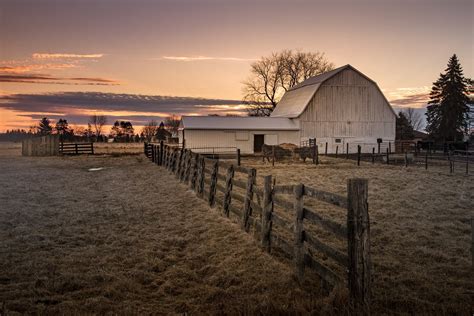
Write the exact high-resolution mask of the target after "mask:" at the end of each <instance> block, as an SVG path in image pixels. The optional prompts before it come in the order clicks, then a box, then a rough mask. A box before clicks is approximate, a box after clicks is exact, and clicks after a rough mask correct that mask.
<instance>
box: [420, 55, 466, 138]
mask: <svg viewBox="0 0 474 316" xmlns="http://www.w3.org/2000/svg"><path fill="white" fill-rule="evenodd" d="M469 82H470V79H467V78H464V76H463V70H462V67H461V65H460V63H459V60H458V57H457V56H456V54H454V55H453V56H452V57H451V58H450V59H449V62H448V67H447V68H446V70H445V73H444V74H440V77H439V79H438V80H437V81H436V82H434V83H433V87H432V88H431V93H430V101H429V102H428V104H429V105H428V108H427V112H426V120H427V122H428V124H427V126H426V131H427V132H428V133H429V134H430V135H431V136H432V137H433V138H434V139H436V140H442V141H455V140H459V139H461V138H462V136H463V134H464V133H465V132H466V128H467V120H468V112H469V108H468V106H467V103H468V101H469V99H468V89H467V86H468V83H469Z"/></svg>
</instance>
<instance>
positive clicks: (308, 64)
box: [243, 50, 334, 116]
mask: <svg viewBox="0 0 474 316" xmlns="http://www.w3.org/2000/svg"><path fill="white" fill-rule="evenodd" d="M332 69H334V65H333V64H332V63H330V62H329V61H328V60H327V59H326V57H325V56H324V53H320V52H315V53H312V52H301V51H293V50H284V51H282V52H279V53H272V54H271V55H270V56H268V57H262V58H261V59H260V60H258V61H256V62H254V63H253V64H252V65H251V69H250V76H249V78H248V79H247V80H246V81H244V82H243V84H244V88H243V93H244V98H243V101H244V103H245V104H247V105H248V106H249V115H251V116H268V115H270V113H271V112H272V111H273V109H274V108H275V106H276V105H277V103H278V101H280V98H281V97H282V96H283V94H284V93H285V92H286V91H288V90H289V89H290V88H291V87H293V86H295V85H297V84H298V83H300V82H302V81H304V80H306V79H308V78H310V77H313V76H316V75H318V74H321V73H323V72H326V71H329V70H332Z"/></svg>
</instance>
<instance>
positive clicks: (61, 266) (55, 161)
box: [0, 144, 474, 315]
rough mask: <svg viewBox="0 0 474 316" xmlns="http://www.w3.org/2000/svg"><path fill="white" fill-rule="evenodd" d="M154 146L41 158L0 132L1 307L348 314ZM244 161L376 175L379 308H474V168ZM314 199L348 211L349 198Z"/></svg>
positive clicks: (333, 180) (288, 178) (337, 187)
mask: <svg viewBox="0 0 474 316" xmlns="http://www.w3.org/2000/svg"><path fill="white" fill-rule="evenodd" d="M101 146H103V147H102V148H101ZM142 146H143V144H132V146H130V145H128V144H127V145H125V144H99V145H98V146H97V147H96V148H97V150H96V152H100V153H103V154H105V155H95V156H82V157H45V158H33V157H21V156H20V147H19V146H18V145H17V144H15V145H12V144H0V172H1V174H2V180H3V181H2V187H1V189H0V240H1V241H2V242H1V243H0V311H1V306H2V303H4V309H5V311H6V312H7V313H8V315H10V314H16V313H17V314H24V313H38V314H73V313H74V314H77V313H80V314H85V313H98V314H105V313H111V314H150V313H153V314H179V313H185V312H187V313H190V314H242V313H245V314H283V313H290V314H295V313H299V314H311V313H312V314H333V315H339V314H347V313H348V312H347V308H346V306H345V305H344V302H346V299H347V297H346V292H345V291H344V290H339V289H337V290H335V291H333V292H332V293H331V294H330V295H329V296H326V295H325V294H323V293H321V290H320V289H319V283H318V282H317V278H316V277H314V276H312V275H309V276H308V278H307V280H306V281H305V283H304V284H303V285H298V284H297V282H296V281H295V279H294V277H293V272H292V267H291V264H290V263H289V262H287V261H285V259H283V258H275V257H273V256H270V255H268V254H266V253H264V252H263V251H261V250H260V249H259V247H258V245H257V243H256V242H255V241H254V239H253V238H252V236H251V235H248V234H245V233H243V232H242V230H241V229H240V227H239V225H238V224H235V223H233V222H232V221H230V220H228V219H226V218H224V217H222V216H220V215H218V211H217V210H215V209H209V208H208V206H207V205H206V203H205V202H204V201H203V200H200V199H198V198H196V197H195V195H194V193H193V192H191V191H190V190H188V189H187V187H185V186H184V185H182V184H180V183H179V182H178V181H177V180H176V178H175V177H174V175H171V174H169V173H168V172H167V171H165V170H164V169H163V168H159V167H156V166H155V165H153V164H152V163H150V162H149V161H148V160H147V159H146V158H145V157H144V156H143V155H142V156H140V155H137V154H138V153H141V152H142V148H143V147H142ZM121 147H123V148H121ZM122 149H124V151H125V152H126V153H127V155H120V152H121V150H122ZM243 164H244V165H246V166H252V167H255V168H257V170H258V172H257V174H258V177H259V180H258V181H261V177H262V176H263V175H266V174H272V175H274V176H275V177H276V181H277V184H294V183H298V182H301V183H304V184H306V185H309V186H313V187H316V188H319V189H323V190H326V191H330V192H334V193H339V194H341V195H345V193H346V180H347V179H348V178H351V177H365V178H368V179H369V214H370V220H371V242H372V245H371V246H372V248H371V250H372V258H373V263H374V278H373V282H374V286H373V302H374V304H373V314H376V315H379V314H425V315H431V314H441V315H443V314H444V315H447V314H465V315H471V314H472V311H473V309H474V306H473V303H472V301H473V292H474V284H473V275H472V270H471V254H470V243H471V229H470V222H469V220H470V218H471V217H473V216H474V181H473V177H472V176H468V177H466V176H464V175H463V174H461V173H459V174H454V175H449V174H448V173H447V172H446V171H445V170H442V171H440V170H437V169H435V168H432V169H430V170H428V171H425V170H424V169H422V168H408V169H404V167H399V166H385V165H371V164H366V163H363V165H362V166H361V167H357V166H355V163H354V161H349V162H346V161H345V160H342V159H334V158H332V159H331V158H327V157H322V163H321V164H320V165H318V166H314V165H311V164H310V163H306V164H303V163H299V162H298V163H295V162H289V161H287V162H284V163H277V164H276V166H275V167H272V166H271V164H268V163H262V162H261V161H260V160H256V159H244V160H243ZM97 167H102V168H104V169H102V170H99V171H89V169H90V168H97ZM259 184H260V183H259ZM308 202H309V201H308ZM305 203H306V202H305ZM311 206H312V208H314V209H317V210H318V211H319V212H322V213H324V214H325V215H326V216H328V217H330V218H333V219H334V220H337V221H339V222H344V220H345V215H346V214H345V211H344V210H341V209H335V208H330V207H327V206H325V205H322V204H315V205H311ZM289 218H291V214H289ZM307 229H312V228H310V227H308V228H307ZM339 246H340V247H343V245H342V246H341V245H339ZM341 249H342V248H341ZM313 280H314V281H313Z"/></svg>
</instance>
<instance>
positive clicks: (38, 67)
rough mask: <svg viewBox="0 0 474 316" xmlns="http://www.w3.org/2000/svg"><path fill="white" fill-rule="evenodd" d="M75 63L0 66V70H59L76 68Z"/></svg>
mask: <svg viewBox="0 0 474 316" xmlns="http://www.w3.org/2000/svg"><path fill="white" fill-rule="evenodd" d="M77 67H79V65H77V64H42V65H40V64H32V65H21V66H0V72H4V73H14V74H18V73H26V72H35V71H41V70H60V69H70V68H77Z"/></svg>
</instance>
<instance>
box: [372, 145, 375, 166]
mask: <svg viewBox="0 0 474 316" xmlns="http://www.w3.org/2000/svg"><path fill="white" fill-rule="evenodd" d="M372 163H375V147H372Z"/></svg>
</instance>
